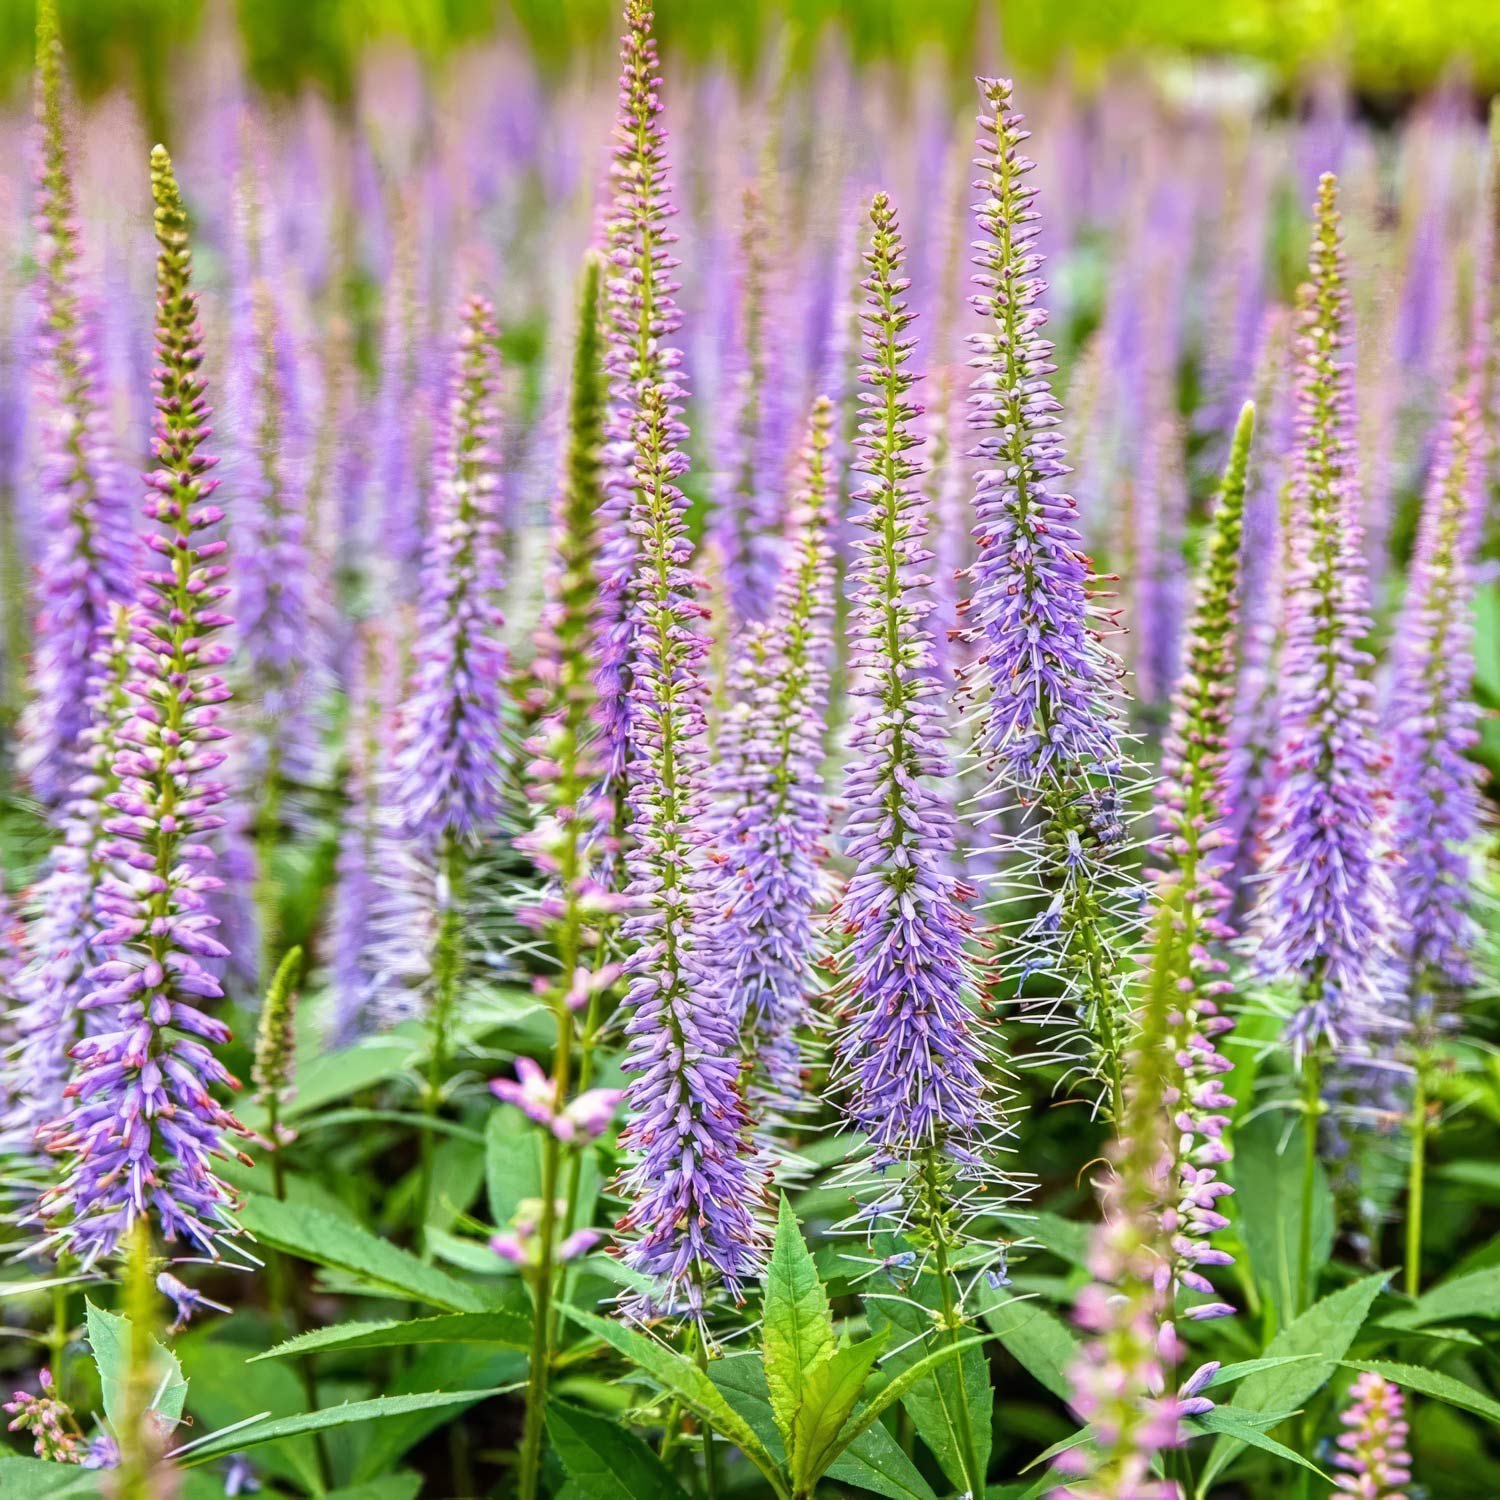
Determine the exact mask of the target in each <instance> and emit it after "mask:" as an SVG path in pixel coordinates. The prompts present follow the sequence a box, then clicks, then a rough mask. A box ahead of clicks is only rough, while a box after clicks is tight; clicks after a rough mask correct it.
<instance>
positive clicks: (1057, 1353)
mask: <svg viewBox="0 0 1500 1500" xmlns="http://www.w3.org/2000/svg"><path fill="white" fill-rule="evenodd" d="M983 1315H984V1321H985V1322H986V1323H988V1324H989V1325H990V1328H991V1330H992V1331H993V1332H994V1335H995V1337H996V1338H997V1339H999V1340H1000V1342H1001V1343H1002V1344H1003V1345H1004V1346H1005V1347H1006V1348H1007V1349H1008V1350H1009V1351H1010V1353H1011V1354H1012V1355H1013V1356H1014V1358H1015V1359H1016V1360H1017V1361H1018V1362H1019V1363H1020V1365H1021V1366H1022V1368H1024V1369H1025V1370H1026V1372H1027V1373H1028V1374H1030V1375H1031V1376H1033V1377H1034V1378H1035V1379H1036V1381H1037V1382H1038V1383H1039V1384H1040V1385H1042V1386H1043V1387H1044V1388H1045V1389H1047V1390H1049V1391H1051V1393H1052V1394H1053V1395H1054V1396H1056V1397H1057V1398H1058V1400H1060V1401H1067V1400H1069V1399H1070V1398H1071V1396H1072V1394H1073V1382H1072V1381H1071V1380H1070V1379H1069V1378H1068V1370H1069V1368H1070V1367H1071V1366H1072V1364H1073V1361H1074V1360H1075V1359H1076V1358H1077V1357H1078V1339H1077V1336H1076V1335H1075V1334H1074V1333H1073V1331H1072V1329H1070V1328H1069V1327H1068V1325H1067V1324H1066V1323H1064V1322H1063V1320H1062V1319H1061V1318H1059V1317H1058V1316H1057V1315H1056V1314H1055V1313H1050V1312H1048V1311H1047V1309H1046V1308H1045V1307H1043V1306H1042V1305H1041V1303H1039V1302H1036V1301H1034V1300H1033V1301H1022V1300H1021V1299H1020V1298H1016V1297H1012V1298H1011V1299H1010V1300H1009V1301H1002V1302H996V1303H995V1304H994V1305H992V1306H987V1307H985V1308H984V1314H983Z"/></svg>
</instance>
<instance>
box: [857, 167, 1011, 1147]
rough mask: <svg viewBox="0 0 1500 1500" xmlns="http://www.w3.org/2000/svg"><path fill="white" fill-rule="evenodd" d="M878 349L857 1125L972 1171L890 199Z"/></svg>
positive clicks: (963, 975)
mask: <svg viewBox="0 0 1500 1500" xmlns="http://www.w3.org/2000/svg"><path fill="white" fill-rule="evenodd" d="M870 222H871V224H872V225H873V227H874V236H873V241H872V245H871V248H870V250H869V251H868V252H867V253H866V256H865V259H866V263H867V264H868V265H869V267H870V275H869V276H868V278H867V279H866V281H865V291H866V294H867V297H866V303H867V307H868V308H869V309H870V310H869V311H867V312H866V313H865V327H866V347H865V363H864V366H863V369H862V372H861V380H862V382H863V383H864V384H865V385H866V386H867V387H869V390H868V391H866V392H863V393H862V394H861V397H860V404H861V407H862V409H863V410H862V416H863V420H862V421H861V422H860V437H859V440H858V441H859V447H860V449H861V456H860V458H859V460H858V462H857V467H859V468H860V469H861V470H862V471H863V472H864V473H865V474H866V475H867V476H868V477H869V483H868V484H866V485H865V486H863V487H862V488H861V489H860V490H858V491H856V492H855V494H854V496H853V497H852V498H853V499H855V500H856V501H859V502H862V503H863V505H864V509H863V511H862V513H860V514H859V516H858V524H859V526H860V529H861V531H862V532H863V533H864V535H863V536H862V537H861V538H860V539H859V541H858V542H857V543H856V546H857V548H858V551H859V552H860V553H862V554H863V556H864V562H863V566H862V570H861V578H860V586H859V590H858V592H857V594H856V595H855V601H856V607H857V614H856V616H855V620H854V625H853V630H854V635H855V645H854V647H853V651H852V656H851V664H852V666H853V667H854V668H855V670H856V671H857V673H858V674H859V676H858V684H859V685H858V687H857V688H856V690H855V693H856V695H857V696H858V697H859V698H860V699H862V700H863V703H864V707H863V708H862V709H860V710H859V711H857V712H856V713H855V714H854V715H853V717H852V720H851V735H850V737H851V746H852V749H853V754H854V758H853V761H852V763H851V765H850V768H849V771H848V773H847V775H846V777H845V783H844V793H845V797H846V800H847V801H848V804H849V817H848V821H847V823H846V825H845V842H846V850H845V852H846V854H847V857H848V858H849V860H850V861H851V863H852V864H853V866H854V873H853V875H852V876H851V877H850V880H849V885H848V888H847V889H846V891H845V892H844V895H843V899H842V900H841V902H840V905H839V909H838V912H837V914H836V919H837V922H838V925H839V926H840V927H841V928H842V929H843V930H844V931H845V932H846V933H847V934H848V939H849V942H848V948H847V951H846V953H845V954H844V956H843V958H842V960H841V967H842V968H843V969H844V971H845V973H846V975H847V977H846V978H845V980H844V982H843V986H842V989H841V1015H840V1021H839V1034H838V1040H837V1043H836V1049H837V1059H838V1068H839V1071H840V1073H841V1074H842V1076H843V1078H844V1080H845V1083H846V1086H847V1088H848V1090H849V1098H848V1102H847V1103H846V1105H845V1109H846V1111H847V1113H848V1115H849V1117H850V1119H851V1121H852V1122H853V1123H854V1125H855V1126H856V1127H857V1128H858V1129H860V1130H863V1131H865V1132H866V1133H867V1134H868V1136H869V1137H870V1140H871V1142H872V1144H873V1146H874V1148H875V1152H876V1158H877V1161H889V1160H890V1159H892V1158H905V1157H908V1156H912V1155H916V1154H917V1153H920V1152H924V1151H926V1150H928V1149H929V1148H931V1147H934V1146H936V1147H939V1148H942V1149H945V1150H948V1151H950V1152H953V1153H955V1154H960V1153H961V1154H963V1155H970V1154H972V1146H973V1141H974V1137H975V1134H976V1131H977V1130H978V1129H979V1127H980V1126H981V1124H982V1123H983V1121H984V1117H985V1114H986V1105H987V1098H986V1094H987V1090H986V1084H985V1078H984V1074H983V1071H982V1069H981V1053H980V1048H979V1042H978V1037H977V1035H976V1029H975V1026H974V1018H973V1015H972V1013H971V1011H970V1004H971V1000H972V995H973V990H974V974H973V971H972V968H971V964H970V960H969V959H968V957H967V955H966V953H965V941H966V938H967V934H968V930H969V926H970V921H969V918H968V915H967V913H966V912H965V911H964V902H965V900H966V898H967V897H968V896H969V895H970V894H971V893H970V892H969V891H968V889H967V888H966V887H965V886H964V885H963V884H962V883H961V882H959V881H958V880H957V879H956V878H955V877H954V875H953V874H952V871H951V868H950V860H949V855H950V853H951V851H952V849H953V847H954V843H955V834H954V828H953V817H952V813H951V811H950V810H949V808H948V807H947V806H946V805H945V803H944V801H943V798H942V797H941V796H940V795H939V792H938V790H937V787H939V786H941V785H942V783H943V782H944V781H946V780H947V779H948V776H949V774H950V771H949V766H948V764H947V757H946V754H945V751H944V740H945V726H944V724H943V722H942V709H941V704H940V703H939V702H938V701H936V695H937V693H938V689H939V686H940V682H939V679H938V677H937V674H936V672H935V670H934V667H935V663H934V660H933V650H932V640H931V636H930V635H929V633H928V631H927V629H926V628H925V626H924V623H923V622H924V620H925V619H926V617H927V615H928V614H930V613H931V611H932V608H933V601H932V599H931V598H930V597H929V592H928V591H929V586H930V581H931V580H930V579H929V578H928V577H927V576H926V574H925V573H924V572H923V571H922V568H923V565H924V564H925V563H927V562H929V561H930V560H931V558H932V555H933V554H932V551H931V549H930V548H929V547H928V546H927V545H926V537H927V531H928V521H927V516H926V514H925V504H924V501H923V497H922V494H921V491H920V489H919V488H918V486H916V485H914V484H913V483H912V482H911V481H912V479H913V478H914V477H915V476H917V475H918V474H920V473H921V464H920V462H919V461H918V460H916V459H914V458H911V457H909V456H908V455H909V454H910V453H911V450H912V449H913V448H915V447H916V446H917V445H918V444H919V443H920V442H921V441H922V440H921V438H920V437H918V436H917V435H916V434H915V433H913V432H912V430H911V424H912V422H914V421H915V419H916V417H917V415H918V412H917V408H916V406H915V405H914V404H913V403H912V402H910V401H909V400H908V399H907V393H908V391H909V390H910V389H911V386H912V384H913V382H914V380H915V377H914V376H913V375H912V374H911V373H910V372H909V371H907V370H906V369H904V368H903V367H904V366H905V364H906V361H907V359H908V358H909V356H910V352H911V340H910V339H908V338H907V337H906V333H907V329H908V328H909V326H910V323H911V317H910V315H909V314H908V313H907V311H906V303H905V302H904V301H903V300H902V296H901V293H902V292H903V291H904V290H905V288H906V285H907V283H906V281H905V280H904V279H903V278H902V276H901V268H902V262H903V260H904V254H903V248H902V244H901V236H900V232H899V229H898V228H897V224H896V217H895V212H894V210H893V209H892V207H891V203H890V200H889V198H888V197H887V196H886V195H885V194H884V193H878V194H876V196H875V200H874V202H873V203H872V205H871V208H870Z"/></svg>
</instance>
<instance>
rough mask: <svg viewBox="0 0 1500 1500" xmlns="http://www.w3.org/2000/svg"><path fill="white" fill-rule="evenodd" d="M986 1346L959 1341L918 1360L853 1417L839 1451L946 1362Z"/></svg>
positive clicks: (842, 1435)
mask: <svg viewBox="0 0 1500 1500" xmlns="http://www.w3.org/2000/svg"><path fill="white" fill-rule="evenodd" d="M984 1342H985V1341H984V1340H983V1339H982V1338H974V1339H960V1340H959V1341H958V1343H956V1344H945V1345H944V1346H943V1347H942V1348H941V1349H939V1350H938V1351H937V1352H936V1353H934V1354H929V1355H928V1356H927V1358H926V1359H919V1360H918V1361H917V1362H916V1364H914V1365H912V1366H910V1367H909V1368H907V1369H905V1370H903V1371H902V1372H901V1373H900V1374H899V1375H898V1376H897V1377H896V1378H895V1379H894V1380H893V1381H891V1382H890V1384H889V1385H886V1386H884V1387H882V1388H881V1390H880V1392H879V1394H878V1395H877V1396H876V1397H875V1399H874V1400H873V1401H871V1402H870V1404H869V1405H868V1406H863V1407H861V1408H860V1409H859V1410H858V1411H857V1412H856V1413H855V1414H854V1418H853V1420H852V1421H851V1422H850V1423H849V1425H848V1426H847V1427H846V1428H845V1429H844V1430H843V1432H842V1433H841V1434H840V1441H839V1451H840V1452H843V1451H844V1450H845V1449H847V1448H848V1447H850V1445H851V1444H852V1443H853V1442H854V1440H855V1439H856V1438H857V1437H858V1436H859V1435H860V1434H861V1433H862V1432H868V1431H869V1429H870V1428H871V1427H873V1426H874V1425H875V1423H876V1422H877V1421H879V1419H880V1417H881V1414H882V1413H883V1412H885V1411H886V1410H887V1409H888V1408H889V1407H891V1406H892V1405H894V1404H895V1403H896V1402H897V1401H900V1400H901V1399H902V1398H903V1397H904V1396H905V1395H906V1393H907V1392H908V1391H909V1390H911V1388H912V1387H913V1386H914V1385H916V1384H917V1383H918V1382H919V1381H921V1380H923V1379H925V1378H926V1377H927V1376H928V1375H930V1374H931V1373H932V1372H933V1371H934V1370H935V1369H937V1368H938V1366H939V1365H941V1364H943V1363H944V1362H945V1361H946V1360H950V1359H954V1358H956V1357H958V1356H961V1355H962V1354H963V1352H964V1350H965V1349H977V1348H978V1347H979V1346H980V1345H982V1344H983V1343H984Z"/></svg>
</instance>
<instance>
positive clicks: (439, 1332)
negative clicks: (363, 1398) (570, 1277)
mask: <svg viewBox="0 0 1500 1500" xmlns="http://www.w3.org/2000/svg"><path fill="white" fill-rule="evenodd" d="M408 1344H502V1345H504V1346H505V1348H507V1349H529V1348H530V1347H531V1321H530V1319H529V1318H528V1317H526V1316H525V1315H524V1314H522V1313H513V1312H482V1313H448V1314H446V1315H444V1316H443V1317H440V1318H406V1319H401V1318H390V1319H387V1320H386V1321H384V1322H379V1323H334V1324H332V1325H331V1326H330V1327H328V1328H314V1329H312V1330H311V1331H310V1332H308V1333H301V1334H298V1335H297V1337H296V1338H290V1339H287V1340H285V1341H284V1342H283V1343H280V1344H277V1345H276V1346H275V1347H274V1348H272V1349H267V1350H266V1351H265V1352H264V1353H263V1354H256V1355H252V1356H251V1358H250V1359H249V1360H248V1361H247V1363H249V1364H252V1365H253V1364H255V1363H256V1362H257V1361H259V1360H262V1359H286V1358H288V1357H289V1356H291V1355H294V1354H313V1353H319V1352H322V1353H327V1352H329V1351H331V1350H334V1349H398V1348H404V1347H405V1346H406V1345H408Z"/></svg>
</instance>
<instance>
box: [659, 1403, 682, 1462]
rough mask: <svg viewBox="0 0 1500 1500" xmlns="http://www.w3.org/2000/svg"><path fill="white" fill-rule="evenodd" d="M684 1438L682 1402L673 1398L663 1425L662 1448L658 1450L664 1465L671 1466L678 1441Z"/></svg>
mask: <svg viewBox="0 0 1500 1500" xmlns="http://www.w3.org/2000/svg"><path fill="white" fill-rule="evenodd" d="M681 1436H682V1402H681V1401H679V1400H678V1399H677V1397H676V1396H673V1398H672V1400H671V1401H670V1402H669V1403H668V1405H667V1415H666V1419H665V1421H664V1422H663V1423H662V1429H661V1446H660V1447H659V1448H658V1449H657V1450H656V1452H657V1457H659V1458H660V1459H661V1461H662V1463H664V1464H670V1463H671V1461H672V1453H673V1451H674V1450H675V1449H676V1447H677V1441H678V1439H679V1438H680V1437H681Z"/></svg>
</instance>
